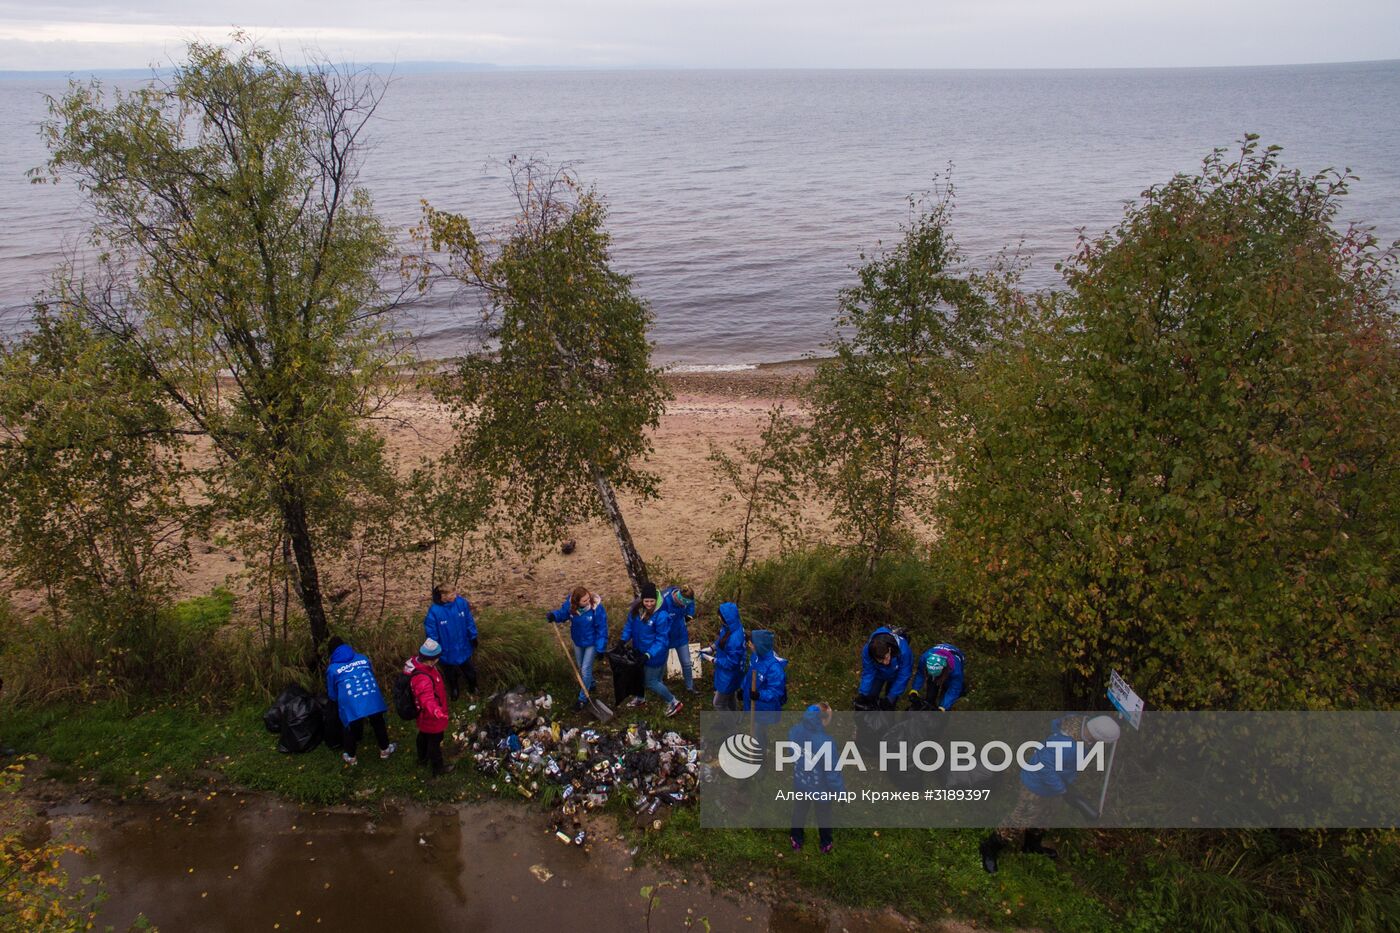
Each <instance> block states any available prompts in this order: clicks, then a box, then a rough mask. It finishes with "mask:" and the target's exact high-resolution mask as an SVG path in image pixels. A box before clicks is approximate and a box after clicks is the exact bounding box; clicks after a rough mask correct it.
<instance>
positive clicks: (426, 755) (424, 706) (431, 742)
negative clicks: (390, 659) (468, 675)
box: [403, 638, 452, 775]
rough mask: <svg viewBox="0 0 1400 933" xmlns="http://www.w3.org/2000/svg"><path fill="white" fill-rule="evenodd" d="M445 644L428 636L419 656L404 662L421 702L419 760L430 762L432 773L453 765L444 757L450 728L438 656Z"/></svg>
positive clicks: (446, 769) (435, 773)
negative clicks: (443, 738)
mask: <svg viewBox="0 0 1400 933" xmlns="http://www.w3.org/2000/svg"><path fill="white" fill-rule="evenodd" d="M441 656H442V645H439V644H438V643H437V642H436V641H434V640H433V639H431V638H429V639H428V640H427V641H425V642H423V646H422V647H421V648H419V649H418V655H417V657H412V658H409V659H408V661H407V662H406V663H405V664H404V666H403V672H404V673H405V674H407V675H408V683H409V685H410V686H411V687H412V688H413V699H414V700H415V701H416V702H417V704H418V763H419V764H420V765H423V764H431V765H432V766H433V774H434V775H439V774H447V773H448V772H449V771H451V770H452V766H451V765H449V764H447V763H445V762H444V761H443V760H442V737H443V735H444V734H445V733H446V732H447V718H448V714H447V685H446V684H445V683H444V682H443V679H442V671H440V670H438V658H439V657H441Z"/></svg>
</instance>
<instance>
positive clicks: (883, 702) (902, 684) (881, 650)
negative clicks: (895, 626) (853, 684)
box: [856, 625, 914, 709]
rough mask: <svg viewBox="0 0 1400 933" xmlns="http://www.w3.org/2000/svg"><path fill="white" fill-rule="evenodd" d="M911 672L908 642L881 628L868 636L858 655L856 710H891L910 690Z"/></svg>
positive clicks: (902, 637) (911, 659) (912, 657)
mask: <svg viewBox="0 0 1400 933" xmlns="http://www.w3.org/2000/svg"><path fill="white" fill-rule="evenodd" d="M913 672H914V652H913V650H912V649H911V648H910V647H909V639H907V638H905V637H904V636H903V635H901V634H898V633H896V632H894V631H892V630H890V629H889V628H888V627H887V626H883V625H882V626H880V627H879V628H877V629H876V630H875V631H874V632H872V633H871V635H870V638H869V640H868V641H866V643H865V647H864V648H863V649H862V650H861V653H860V690H859V691H858V692H859V694H860V695H859V696H857V697H856V702H857V704H858V706H864V707H865V708H867V709H870V708H873V707H875V706H879V707H880V708H882V709H894V704H895V701H896V700H898V699H899V698H900V697H902V696H903V695H904V691H906V690H908V689H909V679H910V677H911V676H912V674H913Z"/></svg>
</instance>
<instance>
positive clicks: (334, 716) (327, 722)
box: [316, 697, 345, 752]
mask: <svg viewBox="0 0 1400 933" xmlns="http://www.w3.org/2000/svg"><path fill="white" fill-rule="evenodd" d="M316 705H317V707H318V708H319V709H320V711H321V741H323V742H325V743H326V748H329V749H330V750H331V751H334V752H338V751H340V749H341V747H342V746H343V745H344V743H345V729H344V727H343V726H341V724H340V706H339V704H337V703H336V702H335V700H332V699H331V698H330V697H317V698H316Z"/></svg>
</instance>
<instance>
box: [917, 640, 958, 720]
mask: <svg viewBox="0 0 1400 933" xmlns="http://www.w3.org/2000/svg"><path fill="white" fill-rule="evenodd" d="M962 695H963V653H962V652H961V651H959V650H958V649H957V648H954V647H953V646H952V645H950V644H948V643H946V642H939V643H938V644H936V645H934V646H933V647H932V648H930V649H928V650H927V651H925V652H924V653H923V654H921V655H920V656H919V660H918V662H917V663H915V665H914V686H913V689H911V690H910V691H909V708H910V709H938V710H950V709H952V708H953V704H954V703H956V702H958V698H959V697H961V696H962Z"/></svg>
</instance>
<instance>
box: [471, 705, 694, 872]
mask: <svg viewBox="0 0 1400 933" xmlns="http://www.w3.org/2000/svg"><path fill="white" fill-rule="evenodd" d="M552 707H553V699H552V698H551V697H550V696H548V695H544V696H540V697H535V698H533V699H532V698H530V697H529V696H528V695H526V694H525V693H524V692H523V691H521V690H519V689H517V690H512V691H508V692H507V693H504V694H500V695H498V696H496V697H492V698H491V700H490V701H489V703H488V704H487V716H485V717H483V718H482V719H481V720H480V721H478V722H473V723H469V724H467V726H466V728H464V729H463V730H462V731H460V732H457V733H454V734H453V739H455V740H456V741H457V743H458V744H459V746H460V747H463V748H467V749H470V750H471V755H472V758H473V760H474V762H475V764H476V768H477V770H478V771H480V772H481V773H483V774H485V775H488V776H490V777H491V778H493V779H495V780H496V782H497V783H495V784H493V785H492V789H493V790H495V791H497V792H498V793H499V792H501V790H502V789H503V788H504V789H506V790H507V792H508V790H509V788H512V787H513V788H514V790H515V792H516V793H517V794H519V795H520V796H521V797H524V798H526V799H536V798H540V799H544V800H552V801H555V802H556V803H557V805H558V807H559V810H560V813H561V815H562V817H564V818H565V820H566V821H567V822H570V823H571V824H572V827H573V830H572V831H570V830H567V829H564V828H561V826H562V825H564V824H563V823H561V825H560V826H556V835H558V836H559V837H560V839H561V841H570V842H572V843H573V844H575V845H583V844H584V841H585V840H586V838H587V835H586V833H585V832H584V831H583V830H582V829H581V828H580V826H579V823H578V821H577V816H578V815H579V814H581V813H583V812H584V811H588V810H596V809H598V808H600V807H603V806H605V805H606V804H607V802H608V800H609V798H610V797H611V796H612V795H614V794H616V793H617V792H618V791H619V790H620V789H622V788H628V789H630V790H631V791H632V792H633V793H634V794H635V796H636V810H637V816H638V819H639V821H647V822H652V821H653V818H654V817H656V816H657V814H658V811H659V810H661V809H662V808H663V807H666V808H669V807H674V806H678V805H681V804H685V803H686V802H688V801H690V800H692V799H693V798H694V794H695V787H696V785H697V784H698V783H699V781H700V780H701V777H702V771H703V770H704V768H705V766H704V765H702V764H701V763H700V749H699V746H698V745H697V744H696V743H695V742H694V741H692V740H690V739H687V738H684V737H683V736H681V735H680V734H679V733H676V732H670V731H667V732H656V731H653V730H650V729H648V728H647V726H646V724H645V723H632V724H631V725H629V726H627V727H626V729H625V730H618V729H602V728H580V727H569V728H565V727H563V726H562V725H561V724H560V723H559V722H558V721H555V720H552V719H550V718H548V717H547V716H546V715H544V714H545V713H547V712H548V711H549V710H550V709H551V708H552ZM570 817H573V818H575V819H573V820H572V821H568V819H567V818H570ZM655 823H656V825H657V828H659V823H660V821H659V819H657V820H655Z"/></svg>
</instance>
